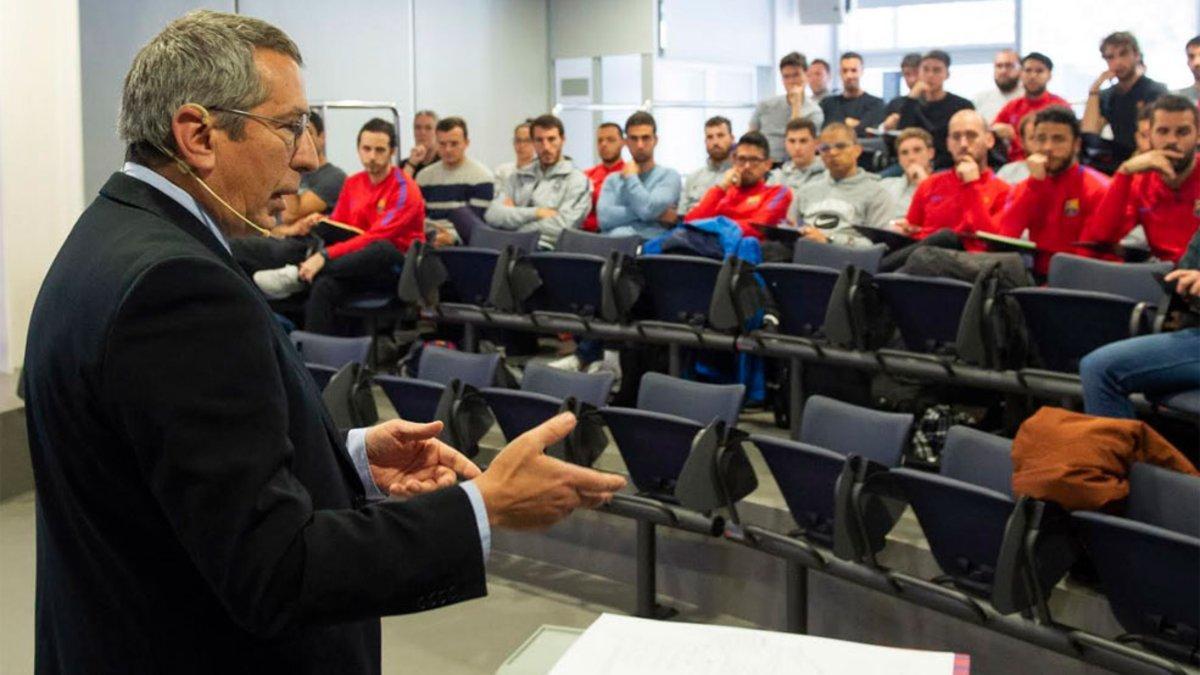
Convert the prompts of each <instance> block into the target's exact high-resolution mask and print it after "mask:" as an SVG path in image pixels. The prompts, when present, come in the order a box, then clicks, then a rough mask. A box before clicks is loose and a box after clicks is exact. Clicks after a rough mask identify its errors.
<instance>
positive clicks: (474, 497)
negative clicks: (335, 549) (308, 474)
mask: <svg viewBox="0 0 1200 675" xmlns="http://www.w3.org/2000/svg"><path fill="white" fill-rule="evenodd" d="M121 172H122V173H124V174H125V175H127V176H131V177H133V178H136V179H138V180H140V181H142V182H143V183H146V184H147V185H149V186H151V187H153V188H154V189H156V190H158V191H159V192H161V193H163V194H164V195H166V196H168V197H170V198H171V199H173V200H175V201H176V202H178V203H179V205H180V206H182V207H183V208H185V209H187V210H188V213H191V214H192V215H193V216H196V219H197V220H199V221H200V222H201V223H204V226H205V227H207V228H208V229H209V230H211V231H212V233H213V236H214V237H216V238H217V241H219V242H221V245H222V246H224V247H225V250H226V251H230V248H229V242H228V241H227V240H226V239H225V235H224V234H222V233H221V230H220V229H218V228H217V223H216V221H215V220H213V219H212V217H211V216H209V215H208V212H207V211H205V210H204V208H203V207H202V206H200V202H198V201H196V198H195V197H193V196H191V195H189V194H188V193H187V192H186V191H185V190H184V189H183V188H181V187H179V186H178V185H176V184H174V183H172V182H171V181H169V180H167V179H166V178H165V177H164V176H163V175H162V174H159V173H157V172H155V171H153V170H151V169H149V168H147V167H145V166H142V165H141V164H136V163H134V162H125V166H123V167H122V168H121ZM231 254H232V251H231ZM346 451H347V452H348V453H349V454H350V461H351V462H353V463H354V468H355V470H356V471H358V479H359V480H360V481H362V485H363V490H364V492H365V493H366V496H367V498H368V499H373V500H379V499H384V498H385V497H387V495H385V494H383V492H382V491H381V490H380V489H379V486H377V485H375V481H374V480H372V479H371V468H370V463H369V462H368V461H367V430H366V429H351V430H350V432H349V433H348V434H346ZM460 487H461V488H462V489H463V492H466V493H467V499H468V501H470V502H471V509H472V510H473V511H474V512H475V525H476V527H477V528H478V529H479V544H480V547H481V548H482V549H483V559H484V561H486V560H487V559H488V555H489V554H490V553H491V550H492V528H491V526H490V525H488V519H487V507H486V506H485V505H484V503H483V495H481V494H480V493H479V488H478V487H477V486H476V485H475V484H474V483H472V482H471V481H467V482H465V483H462V484H461V485H460Z"/></svg>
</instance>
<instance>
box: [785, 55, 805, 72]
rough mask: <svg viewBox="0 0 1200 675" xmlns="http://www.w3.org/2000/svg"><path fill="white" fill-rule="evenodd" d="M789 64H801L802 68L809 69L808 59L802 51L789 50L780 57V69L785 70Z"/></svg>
mask: <svg viewBox="0 0 1200 675" xmlns="http://www.w3.org/2000/svg"><path fill="white" fill-rule="evenodd" d="M788 66H799V67H800V69H801V70H808V59H807V58H805V57H804V55H803V54H801V53H800V52H788V53H787V54H784V55H783V58H782V59H779V69H780V70H783V69H784V68H787V67H788Z"/></svg>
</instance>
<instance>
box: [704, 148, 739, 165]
mask: <svg viewBox="0 0 1200 675" xmlns="http://www.w3.org/2000/svg"><path fill="white" fill-rule="evenodd" d="M732 149H733V148H713V149H712V150H709V151H708V158H709V159H711V160H712V161H714V162H716V163H717V164H720V163H721V162H724V161H725V160H726V159H728V158H729V151H730V150H732Z"/></svg>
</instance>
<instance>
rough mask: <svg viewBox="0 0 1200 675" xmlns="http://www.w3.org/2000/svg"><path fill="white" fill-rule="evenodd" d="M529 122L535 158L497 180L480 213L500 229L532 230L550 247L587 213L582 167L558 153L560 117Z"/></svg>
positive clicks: (588, 193) (589, 200) (561, 137)
mask: <svg viewBox="0 0 1200 675" xmlns="http://www.w3.org/2000/svg"><path fill="white" fill-rule="evenodd" d="M530 126H531V133H532V136H533V148H534V151H535V152H536V153H537V162H534V163H533V165H532V166H529V167H523V168H520V169H517V171H516V172H515V173H513V175H512V176H511V177H510V178H509V179H508V181H507V182H506V183H504V184H503V185H501V186H500V190H499V191H497V192H496V195H495V197H494V198H493V199H492V203H491V205H489V206H488V209H487V212H486V213H485V214H484V219H485V220H487V222H488V224H489V225H491V226H493V227H497V228H500V229H503V230H520V231H528V230H537V231H538V232H539V233H540V234H541V236H540V237H539V246H541V247H542V248H545V249H551V248H554V243H555V242H556V241H558V235H559V234H561V233H562V231H563V230H565V229H568V228H578V227H579V225H580V224H581V223H582V222H583V219H584V218H585V217H587V214H588V211H589V210H590V209H591V206H592V197H591V190H590V189H589V187H588V179H587V177H586V176H584V175H583V172H581V171H580V170H579V169H576V168H575V167H574V166H573V165H572V164H571V160H569V159H566V158H564V157H563V156H562V147H563V140H564V139H565V138H566V137H565V135H564V134H563V124H562V120H560V119H558V118H557V117H555V116H554V115H542V116H541V117H538V118H537V119H535V120H533V122H532V123H531V124H530Z"/></svg>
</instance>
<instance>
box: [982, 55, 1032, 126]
mask: <svg viewBox="0 0 1200 675" xmlns="http://www.w3.org/2000/svg"><path fill="white" fill-rule="evenodd" d="M992 81H993V82H994V83H995V84H996V86H994V87H990V88H988V89H985V90H984V91H981V92H979V93H978V94H976V95H975V98H974V99H973V100H972V103H974V105H975V109H976V110H978V111H979V114H980V115H982V116H983V119H985V120H994V119H996V114H997V113H999V112H1000V109H1001V108H1003V107H1004V104H1006V103H1008V102H1009V101H1011V100H1013V99H1015V98H1017V97H1018V96H1020V95H1021V94H1022V93H1023V92H1022V90H1021V56H1020V55H1019V54H1017V50H1015V49H1012V48H1008V49H1001V50H1000V51H998V52H996V55H995V56H994V57H993V58H992Z"/></svg>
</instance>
